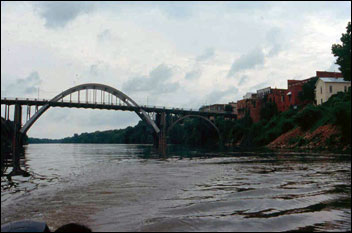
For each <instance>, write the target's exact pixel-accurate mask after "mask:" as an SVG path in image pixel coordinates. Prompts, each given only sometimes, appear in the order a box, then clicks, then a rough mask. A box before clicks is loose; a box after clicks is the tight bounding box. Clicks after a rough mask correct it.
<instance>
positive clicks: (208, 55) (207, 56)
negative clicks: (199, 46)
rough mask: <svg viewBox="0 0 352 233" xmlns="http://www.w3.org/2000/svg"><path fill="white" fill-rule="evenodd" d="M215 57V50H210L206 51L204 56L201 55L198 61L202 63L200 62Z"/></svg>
mask: <svg viewBox="0 0 352 233" xmlns="http://www.w3.org/2000/svg"><path fill="white" fill-rule="evenodd" d="M214 55H215V50H214V49H213V48H208V49H206V50H205V51H204V53H203V54H201V55H199V56H198V57H197V58H196V61H198V62H200V61H206V60H208V59H210V58H213V57H214Z"/></svg>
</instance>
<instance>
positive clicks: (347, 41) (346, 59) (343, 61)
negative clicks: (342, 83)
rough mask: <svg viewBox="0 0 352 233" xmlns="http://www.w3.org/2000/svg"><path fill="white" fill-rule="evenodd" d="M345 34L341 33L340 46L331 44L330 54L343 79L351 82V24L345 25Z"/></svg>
mask: <svg viewBox="0 0 352 233" xmlns="http://www.w3.org/2000/svg"><path fill="white" fill-rule="evenodd" d="M346 29H347V33H343V34H342V36H341V38H340V40H341V42H342V45H340V44H333V45H332V48H331V50H332V54H334V56H335V57H337V59H336V64H337V65H339V66H340V67H339V70H340V71H341V73H342V75H343V78H344V79H345V80H347V81H351V22H348V24H347V27H346Z"/></svg>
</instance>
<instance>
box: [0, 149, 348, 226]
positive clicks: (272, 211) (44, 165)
mask: <svg viewBox="0 0 352 233" xmlns="http://www.w3.org/2000/svg"><path fill="white" fill-rule="evenodd" d="M150 149H151V148H150V146H137V145H79V144H56V145H50V144H42V145H29V146H28V147H27V149H26V158H27V161H26V166H27V168H28V171H30V172H31V173H32V176H31V177H30V178H20V177H16V178H14V180H13V183H12V184H9V183H8V182H7V181H6V180H4V179H2V182H1V224H4V223H7V222H10V221H14V220H20V219H33V220H40V221H43V220H44V221H46V222H48V224H49V226H50V227H51V228H52V229H55V228H57V227H58V226H60V225H62V224H65V223H69V222H80V223H83V224H85V225H88V226H89V227H91V228H92V229H93V230H95V231H297V230H300V231H350V230H351V156H350V155H337V154H324V153H316V154H297V153H287V152H286V153H258V152H256V153H239V152H227V153H215V152H214V153H210V152H207V153H204V152H201V153H199V152H198V153H197V152H196V151H187V152H183V153H179V152H175V153H173V154H172V156H169V157H168V158H159V157H158V156H157V155H156V154H153V153H150ZM181 154H182V156H181Z"/></svg>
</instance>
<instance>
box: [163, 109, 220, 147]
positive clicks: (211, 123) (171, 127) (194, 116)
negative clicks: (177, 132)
mask: <svg viewBox="0 0 352 233" xmlns="http://www.w3.org/2000/svg"><path fill="white" fill-rule="evenodd" d="M186 118H200V119H203V120H205V121H206V122H208V123H209V124H210V125H211V126H212V127H213V128H214V129H215V130H216V132H217V133H218V136H219V142H220V143H222V138H221V134H220V130H219V128H218V127H217V126H216V125H215V124H214V123H213V122H212V121H211V120H209V119H208V118H206V117H204V116H199V115H186V116H183V117H181V118H180V119H177V121H175V122H174V123H172V124H171V125H170V127H169V128H168V129H167V132H166V135H167V136H168V135H169V133H170V132H171V130H172V129H173V128H174V127H175V125H177V124H178V123H179V122H180V121H183V120H184V119H186Z"/></svg>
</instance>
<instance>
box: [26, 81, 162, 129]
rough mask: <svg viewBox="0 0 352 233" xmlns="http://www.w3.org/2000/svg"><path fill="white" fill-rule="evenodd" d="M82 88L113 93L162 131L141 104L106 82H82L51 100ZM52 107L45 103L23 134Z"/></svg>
mask: <svg viewBox="0 0 352 233" xmlns="http://www.w3.org/2000/svg"><path fill="white" fill-rule="evenodd" d="M82 90H101V91H104V92H107V93H110V94H112V95H113V96H115V97H117V98H119V99H120V100H121V101H123V102H124V103H125V104H126V105H127V106H132V107H137V108H138V109H139V110H138V111H135V112H136V113H137V115H138V116H139V117H140V118H141V119H142V120H144V121H146V122H147V123H148V124H150V125H151V126H152V127H153V129H154V130H155V132H156V133H157V134H158V133H159V132H160V129H159V128H158V126H157V125H156V124H155V122H154V121H153V120H152V119H151V118H150V117H149V116H148V114H147V113H146V112H145V111H144V110H143V109H142V108H141V107H139V105H138V104H137V103H136V102H135V101H134V100H133V99H131V98H130V97H128V96H127V95H126V94H124V93H123V92H121V91H119V90H117V89H116V88H113V87H110V86H107V85H104V84H99V83H86V84H81V85H78V86H74V87H71V88H69V89H67V90H66V91H63V92H61V93H60V94H58V95H57V96H55V97H54V98H52V99H51V100H50V101H49V102H59V101H60V100H62V99H63V98H64V97H66V96H68V95H71V94H72V93H75V92H78V91H82ZM49 108H50V104H49V103H48V104H45V105H43V106H42V107H41V108H40V109H39V110H38V111H37V112H36V113H35V114H34V115H33V116H32V117H31V118H30V119H29V120H28V121H27V122H26V123H25V124H24V125H23V127H22V128H21V130H20V132H21V133H22V134H25V133H27V131H28V130H29V129H30V127H31V126H32V125H33V124H34V123H35V122H36V121H37V120H38V119H39V117H40V116H41V115H42V114H43V113H44V112H45V111H46V110H48V109H49Z"/></svg>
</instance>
